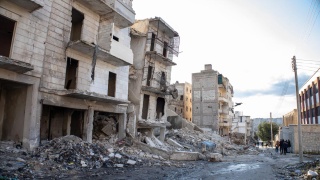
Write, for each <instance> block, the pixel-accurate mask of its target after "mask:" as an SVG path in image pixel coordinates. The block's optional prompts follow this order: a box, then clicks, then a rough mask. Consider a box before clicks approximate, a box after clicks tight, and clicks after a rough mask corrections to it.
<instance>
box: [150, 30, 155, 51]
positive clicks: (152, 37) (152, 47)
mask: <svg viewBox="0 0 320 180" xmlns="http://www.w3.org/2000/svg"><path fill="white" fill-rule="evenodd" d="M155 40H156V35H155V34H154V33H152V35H151V45H150V51H153V50H154V43H155Z"/></svg>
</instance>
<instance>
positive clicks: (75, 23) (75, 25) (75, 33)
mask: <svg viewBox="0 0 320 180" xmlns="http://www.w3.org/2000/svg"><path fill="white" fill-rule="evenodd" d="M71 16H72V20H71V23H72V24H71V35H70V40H71V41H77V40H80V39H81V30H82V24H83V19H84V15H83V13H81V12H80V11H78V10H76V9H75V8H72V15H71Z"/></svg>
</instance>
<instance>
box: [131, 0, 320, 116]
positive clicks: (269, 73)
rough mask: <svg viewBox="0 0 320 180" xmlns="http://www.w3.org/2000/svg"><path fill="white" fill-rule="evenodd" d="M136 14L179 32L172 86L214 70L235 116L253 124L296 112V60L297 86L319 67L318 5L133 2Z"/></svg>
mask: <svg viewBox="0 0 320 180" xmlns="http://www.w3.org/2000/svg"><path fill="white" fill-rule="evenodd" d="M133 8H134V10H135V12H136V19H145V18H151V17H155V16H158V17H161V18H163V19H164V20H165V21H166V22H167V23H168V24H169V25H170V26H171V27H172V28H173V29H175V30H176V31H177V32H178V33H179V35H180V51H181V53H180V54H179V57H175V58H174V62H176V63H177V65H176V66H174V67H173V68H172V79H171V83H173V82H175V81H179V82H189V83H192V81H191V74H192V73H196V72H200V71H201V70H203V69H204V64H212V67H213V69H214V70H216V71H218V72H219V73H221V74H223V75H224V76H225V77H227V78H228V79H229V81H230V82H231V84H232V85H233V88H234V92H235V94H234V97H233V101H234V102H242V103H243V104H242V105H241V106H237V107H236V108H235V110H236V111H242V112H243V114H244V115H247V116H251V118H259V117H262V118H268V117H270V112H271V113H272V116H273V117H282V115H284V114H285V113H288V112H290V111H291V110H293V109H294V108H296V99H295V84H294V73H293V71H292V67H291V58H292V57H293V56H294V55H295V56H296V57H297V59H298V76H299V84H303V83H304V82H305V81H306V80H308V79H309V78H310V76H311V75H312V74H313V73H314V72H315V71H316V69H317V68H318V67H320V15H319V13H320V3H319V0H197V1H186V0H133ZM306 60H312V61H306ZM316 61H319V62H316ZM317 63H318V64H317Z"/></svg>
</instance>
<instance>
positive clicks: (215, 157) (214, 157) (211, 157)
mask: <svg viewBox="0 0 320 180" xmlns="http://www.w3.org/2000/svg"><path fill="white" fill-rule="evenodd" d="M206 156H207V158H208V161H211V162H221V161H222V154H219V153H208V154H207V155H206Z"/></svg>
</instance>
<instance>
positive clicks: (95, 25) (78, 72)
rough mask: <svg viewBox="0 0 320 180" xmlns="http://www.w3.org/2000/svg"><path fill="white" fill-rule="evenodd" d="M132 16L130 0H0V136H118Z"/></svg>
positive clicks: (33, 143) (30, 144) (31, 141)
mask: <svg viewBox="0 0 320 180" xmlns="http://www.w3.org/2000/svg"><path fill="white" fill-rule="evenodd" d="M134 20H135V12H134V10H133V9H132V0H109V1H103V0H96V1H92V0H65V1H60V0H45V1H44V0H23V1H21V0H10V1H9V0H4V1H0V22H1V24H2V26H1V27H0V36H1V37H0V39H1V40H2V42H1V44H2V45H1V48H0V140H12V141H15V142H20V143H22V144H23V146H24V147H26V148H28V149H33V148H34V147H37V146H38V145H39V144H40V141H42V140H51V139H53V138H56V137H60V136H65V135H76V136H78V137H80V138H82V139H83V140H86V141H88V142H91V141H92V139H93V138H96V139H100V138H105V137H106V136H110V135H111V134H110V133H112V134H115V135H116V136H117V137H118V138H121V137H124V136H125V126H126V120H127V114H126V113H127V107H128V104H129V101H128V83H129V82H128V81H129V79H128V76H129V66H130V65H132V63H133V52H132V50H131V48H130V40H131V38H130V26H131V25H132V24H133V23H134ZM96 126H99V127H96ZM95 131H99V132H95ZM102 133H103V136H102V135H101V134H102Z"/></svg>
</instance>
